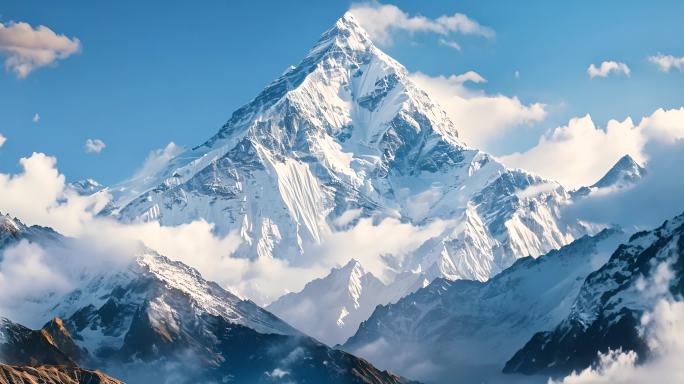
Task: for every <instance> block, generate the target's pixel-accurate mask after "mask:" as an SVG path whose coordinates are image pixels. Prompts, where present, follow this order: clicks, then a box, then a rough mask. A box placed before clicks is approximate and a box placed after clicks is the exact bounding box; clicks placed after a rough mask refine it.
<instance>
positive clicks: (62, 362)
mask: <svg viewBox="0 0 684 384" xmlns="http://www.w3.org/2000/svg"><path fill="white" fill-rule="evenodd" d="M60 325H61V322H60V321H59V320H54V321H51V322H50V323H49V324H48V325H47V326H46V327H45V328H43V329H41V330H32V329H29V328H27V327H24V326H23V325H21V324H17V323H15V322H12V321H11V320H9V319H7V318H0V384H23V383H26V384H35V383H41V384H120V383H121V382H120V381H118V380H115V379H113V378H111V377H109V376H107V375H105V374H103V373H101V372H97V371H91V370H87V369H83V368H80V367H77V366H76V363H75V361H74V360H73V358H72V357H71V356H80V355H79V354H78V353H76V354H74V355H71V356H70V353H73V352H76V350H72V349H70V348H73V347H74V344H73V342H72V341H71V340H70V335H69V334H68V333H67V332H66V330H65V329H64V328H62V327H61V326H60ZM61 346H65V347H67V350H66V351H64V350H62V349H61V348H60V347H61Z"/></svg>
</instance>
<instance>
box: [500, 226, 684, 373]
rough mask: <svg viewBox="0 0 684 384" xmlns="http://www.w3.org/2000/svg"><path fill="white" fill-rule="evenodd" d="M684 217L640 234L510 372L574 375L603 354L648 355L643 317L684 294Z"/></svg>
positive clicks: (586, 284)
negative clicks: (665, 300)
mask: <svg viewBox="0 0 684 384" xmlns="http://www.w3.org/2000/svg"><path fill="white" fill-rule="evenodd" d="M683 256H684V215H680V216H677V217H675V218H673V219H672V220H668V221H666V222H665V223H664V224H663V225H662V226H660V227H659V228H657V229H655V230H652V231H648V232H640V233H637V234H635V235H634V236H632V237H631V239H630V241H629V242H628V243H626V244H624V245H621V246H620V247H619V248H618V249H617V250H616V251H615V253H613V255H612V256H611V257H610V260H609V261H608V262H607V263H606V264H605V265H604V266H603V267H601V268H600V269H599V270H597V271H596V272H594V273H592V274H591V275H589V276H588V277H587V279H586V280H585V281H584V284H583V285H582V289H581V290H580V292H579V294H578V295H577V297H576V299H575V301H574V303H573V305H572V311H571V312H570V314H569V315H568V316H567V317H566V318H565V319H564V320H563V321H562V322H561V323H560V324H559V325H558V326H557V327H556V328H555V329H553V330H551V331H548V332H540V333H537V334H535V335H534V337H532V338H531V339H530V340H529V342H528V343H527V344H526V345H525V346H524V347H523V348H522V349H520V350H519V351H518V352H517V353H516V354H515V355H514V356H513V357H512V358H511V359H510V361H508V362H507V363H506V367H505V372H509V373H512V372H519V373H526V374H531V373H547V374H559V375H564V374H568V373H569V372H570V371H572V370H581V369H584V368H586V367H588V366H589V365H590V364H592V363H593V362H594V361H596V359H597V354H598V352H599V351H600V352H602V353H606V352H608V350H609V349H613V350H617V349H622V350H623V351H630V350H631V351H635V352H637V353H638V356H639V357H640V358H641V359H644V358H646V357H647V356H648V352H649V349H648V343H647V341H646V340H645V339H644V336H643V334H642V333H641V332H640V331H639V326H640V325H641V316H642V314H643V313H644V312H645V311H650V310H652V309H653V306H654V305H655V303H656V302H658V300H659V299H662V298H675V299H677V300H681V298H682V294H684V280H683V279H682V275H683V273H684V257H683Z"/></svg>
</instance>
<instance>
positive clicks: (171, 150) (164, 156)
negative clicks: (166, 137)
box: [133, 141, 184, 179]
mask: <svg viewBox="0 0 684 384" xmlns="http://www.w3.org/2000/svg"><path fill="white" fill-rule="evenodd" d="M183 151H184V148H183V147H181V146H179V145H176V143H174V142H173V141H172V142H170V143H168V144H167V145H166V147H164V148H161V149H155V150H154V151H152V152H150V153H149V154H148V155H147V158H146V159H145V162H143V165H142V167H141V168H140V169H139V170H138V171H137V172H136V174H135V175H134V176H133V179H139V178H141V177H153V176H154V175H156V174H157V173H159V171H161V170H163V169H164V168H165V167H166V164H168V162H169V161H170V160H171V159H173V158H174V157H176V156H177V155H179V154H180V153H181V152H183Z"/></svg>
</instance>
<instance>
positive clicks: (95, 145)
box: [84, 139, 107, 153]
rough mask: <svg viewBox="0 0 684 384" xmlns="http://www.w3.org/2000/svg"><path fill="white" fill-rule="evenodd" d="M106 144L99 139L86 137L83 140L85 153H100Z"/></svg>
mask: <svg viewBox="0 0 684 384" xmlns="http://www.w3.org/2000/svg"><path fill="white" fill-rule="evenodd" d="M106 146H107V145H106V144H105V143H104V141H102V140H100V139H88V140H86V142H85V145H84V149H85V151H86V153H100V152H102V150H103V149H105V147H106Z"/></svg>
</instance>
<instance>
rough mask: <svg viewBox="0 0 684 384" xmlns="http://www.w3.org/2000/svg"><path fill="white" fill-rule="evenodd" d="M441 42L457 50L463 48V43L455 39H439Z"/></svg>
mask: <svg viewBox="0 0 684 384" xmlns="http://www.w3.org/2000/svg"><path fill="white" fill-rule="evenodd" d="M439 43H440V44H442V45H444V46H447V47H449V48H453V49H455V50H457V51H460V50H461V45H460V44H458V42H457V41H455V40H447V39H439Z"/></svg>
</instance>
